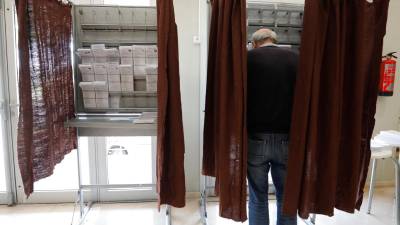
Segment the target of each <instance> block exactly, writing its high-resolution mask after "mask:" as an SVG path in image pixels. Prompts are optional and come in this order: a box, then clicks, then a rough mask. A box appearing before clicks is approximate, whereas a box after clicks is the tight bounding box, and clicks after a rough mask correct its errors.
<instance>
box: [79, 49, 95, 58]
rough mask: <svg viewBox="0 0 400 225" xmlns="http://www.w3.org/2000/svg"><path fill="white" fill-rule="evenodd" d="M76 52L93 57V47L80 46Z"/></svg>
mask: <svg viewBox="0 0 400 225" xmlns="http://www.w3.org/2000/svg"><path fill="white" fill-rule="evenodd" d="M76 54H77V55H78V56H79V57H93V54H92V49H90V48H78V49H77V50H76Z"/></svg>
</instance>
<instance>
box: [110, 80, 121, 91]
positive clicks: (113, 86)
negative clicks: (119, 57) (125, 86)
mask: <svg viewBox="0 0 400 225" xmlns="http://www.w3.org/2000/svg"><path fill="white" fill-rule="evenodd" d="M108 90H109V91H110V92H121V82H109V83H108Z"/></svg>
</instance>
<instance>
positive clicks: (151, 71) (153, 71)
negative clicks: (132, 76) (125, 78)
mask: <svg viewBox="0 0 400 225" xmlns="http://www.w3.org/2000/svg"><path fill="white" fill-rule="evenodd" d="M146 74H147V75H157V74H158V66H156V65H147V66H146Z"/></svg>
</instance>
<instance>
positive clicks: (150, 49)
mask: <svg viewBox="0 0 400 225" xmlns="http://www.w3.org/2000/svg"><path fill="white" fill-rule="evenodd" d="M146 57H147V58H157V57H158V49H157V45H147V46H146Z"/></svg>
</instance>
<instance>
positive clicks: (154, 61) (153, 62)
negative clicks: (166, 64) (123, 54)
mask: <svg viewBox="0 0 400 225" xmlns="http://www.w3.org/2000/svg"><path fill="white" fill-rule="evenodd" d="M146 64H147V65H158V58H148V57H146Z"/></svg>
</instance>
